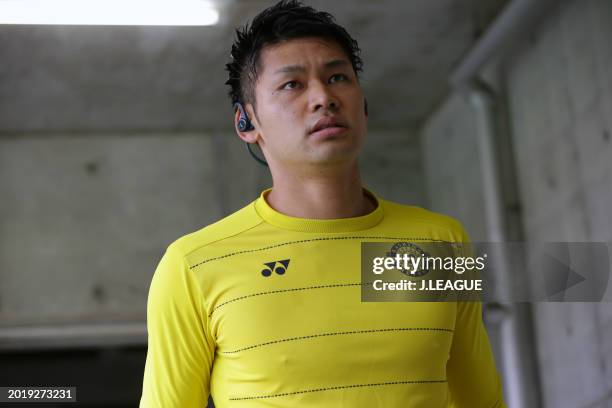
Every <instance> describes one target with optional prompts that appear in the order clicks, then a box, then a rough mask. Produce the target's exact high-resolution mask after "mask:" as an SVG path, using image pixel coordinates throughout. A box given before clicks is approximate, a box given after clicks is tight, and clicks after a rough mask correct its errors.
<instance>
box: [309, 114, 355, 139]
mask: <svg viewBox="0 0 612 408" xmlns="http://www.w3.org/2000/svg"><path fill="white" fill-rule="evenodd" d="M346 129H347V127H346V126H345V125H344V123H343V122H341V121H339V120H338V119H336V118H335V117H331V116H324V117H322V118H320V119H319V120H318V121H317V122H316V123H315V125H314V126H313V127H312V129H311V131H310V134H311V135H313V136H317V137H327V136H333V135H337V134H340V133H342V132H344V131H346Z"/></svg>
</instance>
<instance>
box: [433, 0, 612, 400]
mask: <svg viewBox="0 0 612 408" xmlns="http://www.w3.org/2000/svg"><path fill="white" fill-rule="evenodd" d="M611 39H612V2H610V1H609V0H588V1H580V0H573V1H566V2H560V3H559V4H558V5H557V6H555V7H554V8H553V9H552V10H551V12H550V14H549V15H548V16H547V17H546V18H545V19H544V21H543V22H541V24H540V26H539V27H538V29H537V30H536V33H535V34H534V35H533V36H532V38H530V39H529V41H526V42H524V43H522V44H521V45H520V47H519V48H518V49H517V50H515V51H514V52H513V54H512V55H508V56H506V58H505V59H503V60H501V61H502V62H503V65H502V66H500V72H502V73H504V74H505V75H504V76H503V77H502V78H503V82H504V83H503V85H504V88H505V89H507V100H505V101H503V102H504V103H506V104H507V105H508V110H507V113H508V114H509V119H510V125H511V126H510V130H511V135H512V139H513V146H514V151H513V152H512V153H513V156H514V157H515V160H516V162H515V169H516V176H517V178H518V187H519V197H520V199H521V207H522V209H523V211H522V228H523V230H524V232H525V239H527V240H529V241H569V242H572V241H605V242H608V243H609V244H612V210H611V209H612V140H610V139H611V137H610V135H611V133H612V46H611V45H610V44H611V43H610V40H611ZM473 126H474V117H473V114H472V113H471V111H470V108H469V106H467V105H466V104H465V101H463V100H462V99H461V98H459V97H458V96H451V97H450V98H449V99H448V100H447V102H446V103H445V104H443V105H442V106H441V108H440V109H439V110H438V111H437V112H435V113H434V115H432V116H431V118H430V120H429V121H428V122H427V124H426V126H425V127H424V128H423V133H422V137H423V142H422V143H423V148H424V155H425V156H426V174H427V185H428V199H429V200H430V204H431V206H432V207H433V208H437V209H439V210H442V211H446V212H447V213H449V214H452V215H455V216H457V217H458V218H460V219H461V220H462V221H464V223H465V224H466V226H467V228H468V229H469V230H470V231H472V235H473V236H474V237H475V238H478V237H480V236H481V233H482V232H483V230H482V227H481V224H482V217H481V216H480V215H479V213H478V211H477V210H476V209H478V208H481V205H482V204H481V201H480V200H481V196H480V195H479V193H478V187H473V186H475V185H477V183H474V182H473V180H472V179H471V178H468V179H467V181H466V180H464V179H463V177H462V175H465V174H475V173H477V172H478V170H477V168H478V165H479V164H478V157H477V156H478V155H477V149H476V143H475V140H474V133H473V132H474V127H473ZM451 147H452V148H453V149H454V150H449V149H450V148H451ZM463 157H471V159H465V158H463ZM432 160H433V161H434V162H432ZM449 184H454V186H453V187H446V188H443V186H448V185H449ZM466 186H468V187H466ZM466 188H469V189H472V188H474V189H475V190H474V191H473V192H472V194H465V193H464V190H466ZM533 306H534V319H535V325H536V327H535V328H536V338H537V340H536V342H537V344H536V348H537V352H538V362H539V364H540V371H541V382H542V386H543V389H542V393H543V398H544V407H547V408H548V407H551V408H552V407H554V408H565V407H568V408H583V407H584V408H586V407H593V408H595V407H602V408H603V407H606V408H607V407H612V304H611V303H567V304H563V303H536V304H534V305H533Z"/></svg>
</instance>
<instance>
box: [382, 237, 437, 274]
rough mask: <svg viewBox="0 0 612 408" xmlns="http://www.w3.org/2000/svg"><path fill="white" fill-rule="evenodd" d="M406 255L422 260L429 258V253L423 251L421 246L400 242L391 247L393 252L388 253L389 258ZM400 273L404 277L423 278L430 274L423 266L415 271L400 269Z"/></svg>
mask: <svg viewBox="0 0 612 408" xmlns="http://www.w3.org/2000/svg"><path fill="white" fill-rule="evenodd" d="M404 254H406V255H408V257H409V258H412V257H414V258H421V257H428V256H429V255H428V254H427V252H425V251H423V250H422V249H421V248H420V247H419V246H417V245H415V244H413V243H412V242H398V243H396V244H394V245H393V246H392V247H391V250H390V251H389V252H387V256H388V257H391V258H395V256H396V255H400V256H402V257H403V256H404ZM399 271H400V272H401V273H403V274H404V275H408V276H423V275H425V274H426V273H427V272H429V270H428V269H426V268H425V267H423V266H422V267H420V268H419V269H417V270H415V271H409V270H406V269H400V270H399Z"/></svg>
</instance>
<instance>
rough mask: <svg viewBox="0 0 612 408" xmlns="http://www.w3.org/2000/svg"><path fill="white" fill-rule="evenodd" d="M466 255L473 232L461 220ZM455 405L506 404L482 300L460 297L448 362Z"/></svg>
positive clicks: (499, 407) (501, 407)
mask: <svg viewBox="0 0 612 408" xmlns="http://www.w3.org/2000/svg"><path fill="white" fill-rule="evenodd" d="M458 228H459V235H460V238H459V241H460V242H463V243H465V244H466V245H465V246H462V254H461V255H463V256H473V253H472V248H471V246H470V245H469V244H470V243H471V241H470V238H469V235H468V234H467V232H466V231H465V229H464V228H463V226H462V225H461V224H459V226H458ZM446 373H447V379H448V385H449V389H450V400H451V405H450V406H451V407H453V408H464V407H465V408H481V407H482V408H505V404H504V401H503V396H502V385H501V380H500V377H499V374H498V372H497V368H496V366H495V359H494V357H493V352H492V351H491V345H490V343H489V337H488V335H487V331H486V329H485V326H484V323H483V321H482V303H481V302H480V301H458V302H457V314H456V318H455V330H454V333H453V342H452V345H451V351H450V358H449V360H448V362H447V365H446Z"/></svg>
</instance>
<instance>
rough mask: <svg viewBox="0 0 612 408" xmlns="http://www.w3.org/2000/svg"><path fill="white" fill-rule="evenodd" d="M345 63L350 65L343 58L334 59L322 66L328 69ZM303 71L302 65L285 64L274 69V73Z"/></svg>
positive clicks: (304, 69)
mask: <svg viewBox="0 0 612 408" xmlns="http://www.w3.org/2000/svg"><path fill="white" fill-rule="evenodd" d="M345 65H350V63H349V62H348V61H347V60H345V59H336V60H331V61H328V62H326V63H325V64H323V67H324V68H326V69H329V68H337V67H343V66H345ZM304 71H306V68H305V67H304V66H303V65H287V66H284V67H282V68H280V69H277V70H276V71H274V75H278V74H287V73H293V72H304Z"/></svg>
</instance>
